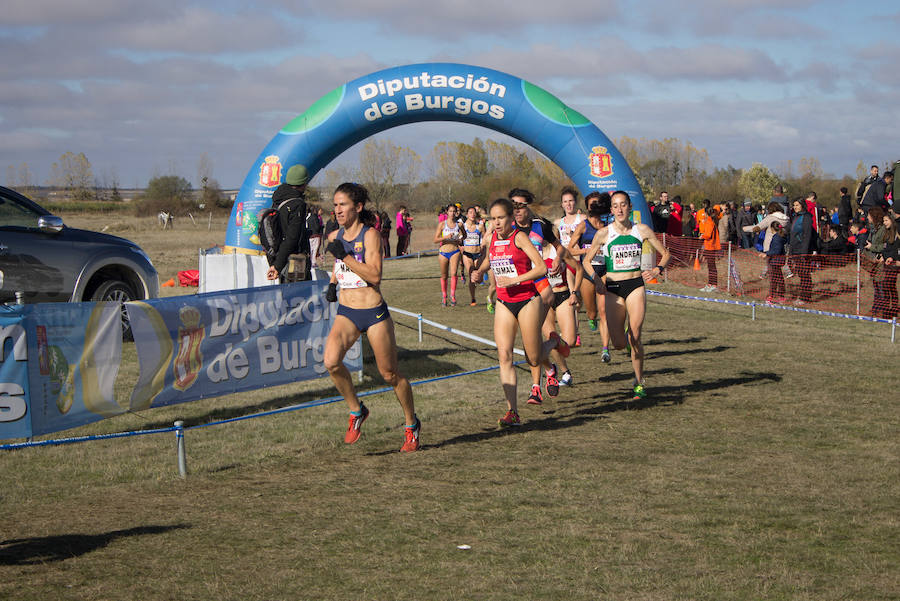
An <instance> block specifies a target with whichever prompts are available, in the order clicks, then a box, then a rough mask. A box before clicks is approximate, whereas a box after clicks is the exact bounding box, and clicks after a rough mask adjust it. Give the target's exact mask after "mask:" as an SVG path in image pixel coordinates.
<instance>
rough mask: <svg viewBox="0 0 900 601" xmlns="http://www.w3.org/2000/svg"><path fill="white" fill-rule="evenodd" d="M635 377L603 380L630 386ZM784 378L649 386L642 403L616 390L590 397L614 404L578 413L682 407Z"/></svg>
mask: <svg viewBox="0 0 900 601" xmlns="http://www.w3.org/2000/svg"><path fill="white" fill-rule="evenodd" d="M682 372H683V370H681V369H677V368H672V369H664V370H658V371H648V372H647V375H648V376H653V375H663V374H669V375H671V374H675V373H682ZM632 377H633V376H632V375H631V374H625V375H624V376H621V377H609V378H606V379H604V380H603V381H611V380H629V385H630V384H631V378H632ZM781 379H782V378H781V376H780V375H778V374H776V373H772V372H746V371H745V372H741V373H740V374H738V375H735V376H733V377H730V378H711V379H709V380H692V381H691V382H686V383H684V384H679V385H674V386H648V389H647V396H646V397H645V398H643V399H640V400H630V401H623V400H622V396H623V392H622V391H621V390H617V391H613V392H610V393H601V394H595V395H594V396H593V397H591V399H592V400H594V401H598V402H603V401H616V402H614V403H612V404H608V405H603V406H599V407H598V406H596V405H592V406H590V407H586V408H584V409H580V410H579V411H578V413H585V414H592V415H596V414H604V413H611V412H613V411H621V410H629V411H630V410H634V409H649V408H651V407H655V406H657V405H663V406H672V405H681V404H682V403H684V401H685V399H686V398H687V397H689V396H697V395H702V394H704V393H719V392H721V391H722V390H724V389H726V388H730V387H732V386H747V385H756V384H760V383H772V382H781Z"/></svg>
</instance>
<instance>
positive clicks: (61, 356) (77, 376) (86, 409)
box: [27, 303, 125, 435]
mask: <svg viewBox="0 0 900 601" xmlns="http://www.w3.org/2000/svg"><path fill="white" fill-rule="evenodd" d="M27 321H28V350H29V353H30V355H31V360H30V361H29V362H28V377H29V383H30V393H29V405H30V407H31V429H32V435H38V434H47V433H49V432H58V431H59V430H65V429H68V428H74V427H75V426H81V425H84V424H88V423H91V422H95V421H97V420H101V419H104V418H106V417H112V416H113V415H119V414H121V413H124V412H125V408H124V407H122V406H121V405H119V403H117V402H116V399H115V383H116V376H117V375H118V373H119V365H120V364H121V362H122V305H121V304H119V303H44V304H38V305H32V306H31V312H30V315H29V317H28V320H27Z"/></svg>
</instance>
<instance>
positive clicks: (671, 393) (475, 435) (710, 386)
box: [368, 368, 781, 456]
mask: <svg viewBox="0 0 900 601" xmlns="http://www.w3.org/2000/svg"><path fill="white" fill-rule="evenodd" d="M680 373H683V370H682V369H679V368H667V369H661V370H656V371H649V372H647V375H648V376H654V375H656V376H659V375H672V374H680ZM631 378H632V375H631V374H614V375H613V374H611V375H610V376H608V377H606V378H601V381H602V382H614V381H619V380H629V385H630V380H631ZM780 381H781V376H780V375H778V374H775V373H772V372H742V373H741V374H739V375H737V376H734V377H731V378H713V379H709V380H693V381H691V382H690V383H686V384H682V385H678V386H659V387H652V388H650V389H649V390H648V394H647V397H645V398H643V399H640V400H631V399H630V398H623V397H627V396H628V395H630V391H623V390H622V389H621V388H619V389H616V390H611V391H609V392H605V393H600V394H595V395H594V396H592V397H587V398H585V399H575V400H572V401H565V400H564V401H562V402H561V405H559V406H558V407H557V409H556V410H553V409H550V410H545V411H544V413H543V415H542V416H541V417H537V418H533V417H532V418H528V419H527V421H524V422H522V425H521V426H518V427H516V428H504V429H500V428H499V427H497V428H491V429H489V430H488V429H486V430H482V431H479V432H470V433H468V434H461V435H459V436H455V437H453V438H448V439H447V440H444V441H441V442H437V443H433V444H424V445H422V450H428V449H437V448H441V447H446V446H450V445H454V444H465V443H477V442H481V441H484V440H490V439H492V438H496V437H498V436H508V435H512V434H515V433H517V432H542V431H552V430H560V429H563V428H572V427H576V426H580V425H583V424H585V423H588V422H592V421H595V420H598V419H603V418H604V416H605V415H607V414H611V413H615V412H617V411H640V410H644V409H650V408H652V407H656V406H662V407H673V406H676V405H681V404H683V403H684V402H685V399H686V398H687V397H689V396H696V395H698V394H703V393H708V392H718V391H721V390H722V389H723V388H729V387H732V386H745V385H748V384H757V383H761V382H767V383H768V382H780ZM585 401H587V402H585ZM610 401H614V402H610ZM597 403H605V404H602V405H601V404H597ZM579 407H580V408H579ZM571 409H575V411H570V410H571ZM567 410H569V411H567ZM563 412H566V414H564V415H557V413H563ZM398 452H399V451H394V450H391V451H383V452H377V453H368V455H370V456H378V455H391V454H394V453H398Z"/></svg>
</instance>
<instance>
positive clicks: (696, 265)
mask: <svg viewBox="0 0 900 601" xmlns="http://www.w3.org/2000/svg"><path fill="white" fill-rule="evenodd" d="M694 271H700V253H699V252H698V253H697V254H695V255H694Z"/></svg>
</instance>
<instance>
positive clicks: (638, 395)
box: [631, 384, 647, 401]
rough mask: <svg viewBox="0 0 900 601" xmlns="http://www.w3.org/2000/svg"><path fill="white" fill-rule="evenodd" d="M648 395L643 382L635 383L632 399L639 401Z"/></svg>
mask: <svg viewBox="0 0 900 601" xmlns="http://www.w3.org/2000/svg"><path fill="white" fill-rule="evenodd" d="M646 396H647V391H646V390H644V385H643V384H635V385H634V396H633V397H631V398H632V400H635V401H639V400H641V399H642V398H644V397H646Z"/></svg>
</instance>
